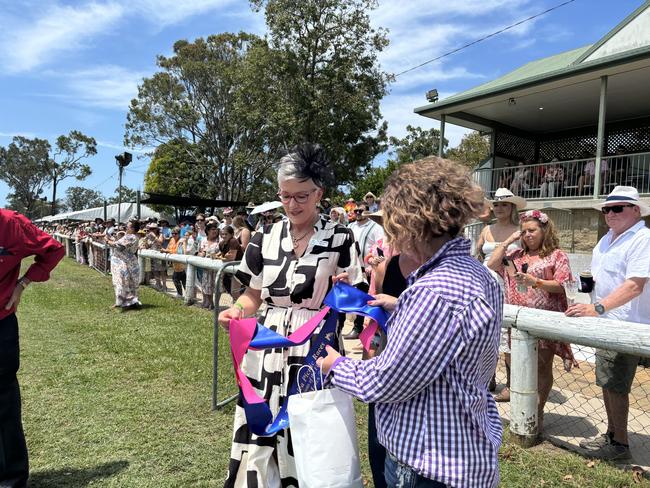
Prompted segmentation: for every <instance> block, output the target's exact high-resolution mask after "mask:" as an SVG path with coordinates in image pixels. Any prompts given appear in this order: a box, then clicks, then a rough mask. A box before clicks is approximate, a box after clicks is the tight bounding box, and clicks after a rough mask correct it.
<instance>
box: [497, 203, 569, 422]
mask: <svg viewBox="0 0 650 488" xmlns="http://www.w3.org/2000/svg"><path fill="white" fill-rule="evenodd" d="M519 219H520V230H519V231H517V232H515V233H514V234H512V235H511V236H510V237H508V239H506V240H505V241H504V242H502V243H501V244H499V245H498V246H497V247H496V249H495V250H494V252H493V253H492V256H491V257H490V260H489V261H488V266H489V267H490V269H493V270H494V271H496V272H497V273H499V274H500V275H501V277H502V278H503V281H504V283H505V293H506V302H507V303H510V304H512V305H521V306H524V307H529V308H538V309H541V310H552V311H556V312H564V311H565V310H566V309H567V299H566V294H565V292H564V288H563V283H564V282H566V281H571V280H572V279H573V277H572V274H571V267H570V266H569V257H568V256H567V254H566V253H565V252H564V251H562V250H561V249H560V248H559V247H560V240H559V238H558V235H557V232H556V230H555V225H554V224H553V221H552V220H551V219H549V217H548V215H546V214H545V213H543V212H540V211H539V210H529V211H527V212H525V213H523V214H521V215H520V217H519ZM516 241H520V242H521V249H516V250H513V251H506V250H507V248H508V247H509V246H510V245H511V244H513V243H514V242H516ZM538 344H539V345H538V350H537V351H538V361H537V364H538V366H537V377H538V391H539V401H538V419H539V432H542V429H543V420H544V405H545V404H546V400H547V399H548V395H549V393H550V392H551V389H552V387H553V356H554V355H555V354H557V355H558V356H560V357H561V358H562V360H563V362H564V367H565V369H566V370H567V371H569V370H570V369H571V367H572V366H576V365H577V363H576V361H575V358H574V357H573V351H572V350H571V345H569V344H567V343H565V342H558V341H550V340H547V339H540V340H539V342H538Z"/></svg>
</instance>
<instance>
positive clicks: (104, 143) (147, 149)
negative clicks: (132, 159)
mask: <svg viewBox="0 0 650 488" xmlns="http://www.w3.org/2000/svg"><path fill="white" fill-rule="evenodd" d="M97 145H98V146H101V147H105V148H108V149H116V150H118V151H120V152H122V151H127V152H130V153H133V154H144V155H147V154H150V153H151V152H153V151H154V150H155V149H156V148H155V147H144V148H140V149H134V148H131V147H126V146H124V145H121V144H115V143H113V142H107V141H101V140H100V141H97ZM132 169H133V168H132Z"/></svg>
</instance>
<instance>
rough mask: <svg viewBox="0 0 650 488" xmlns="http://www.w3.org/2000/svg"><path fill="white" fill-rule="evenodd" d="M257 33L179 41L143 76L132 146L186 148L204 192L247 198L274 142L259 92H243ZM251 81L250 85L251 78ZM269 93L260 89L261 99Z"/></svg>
mask: <svg viewBox="0 0 650 488" xmlns="http://www.w3.org/2000/svg"><path fill="white" fill-rule="evenodd" d="M258 43H263V41H261V40H260V39H259V38H257V37H256V36H254V35H251V34H246V33H240V34H229V33H224V34H219V35H212V36H209V37H208V38H207V39H203V38H199V39H196V40H195V41H194V42H193V43H190V42H188V41H178V42H176V43H175V44H174V54H173V56H171V57H165V56H159V57H158V66H159V67H160V69H161V70H160V71H159V72H158V73H156V74H154V75H153V76H152V77H151V78H145V80H144V81H143V83H142V85H140V86H139V87H138V96H137V98H136V99H134V100H132V101H131V106H130V109H129V113H128V115H127V123H126V134H125V142H126V144H127V145H129V146H133V147H135V146H144V145H160V144H168V143H172V142H173V143H174V144H175V145H176V146H177V147H176V148H175V151H178V150H180V151H182V152H185V154H184V155H183V158H182V161H183V162H184V163H186V164H187V165H188V171H187V176H188V177H189V179H190V180H191V181H193V182H196V181H198V179H199V178H200V179H201V180H202V181H204V182H205V184H206V194H205V195H202V196H204V197H208V198H225V199H234V200H239V199H245V198H246V197H247V196H249V194H250V189H251V188H252V187H253V186H254V183H255V182H256V181H259V180H260V179H263V178H264V177H265V175H267V174H268V171H269V169H270V168H271V163H272V157H271V155H275V154H276V152H277V146H275V145H274V142H273V141H272V140H271V138H270V134H271V133H272V128H271V127H269V125H268V124H267V122H266V117H265V114H264V113H262V112H260V111H259V110H256V109H255V104H256V103H257V102H258V99H257V98H252V97H251V96H250V95H249V94H247V93H244V92H243V88H244V87H245V86H246V83H245V82H242V78H243V77H245V76H249V77H253V79H254V78H255V77H256V73H254V72H253V71H252V70H251V69H250V68H249V67H247V66H246V53H247V51H248V50H249V48H250V47H251V45H254V44H258ZM252 82H253V81H252V80H248V84H250V83H252ZM266 96H268V94H265V97H266Z"/></svg>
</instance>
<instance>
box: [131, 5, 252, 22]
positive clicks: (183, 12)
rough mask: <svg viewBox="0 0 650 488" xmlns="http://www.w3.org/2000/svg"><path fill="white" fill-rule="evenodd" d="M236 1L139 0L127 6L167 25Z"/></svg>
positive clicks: (219, 8)
mask: <svg viewBox="0 0 650 488" xmlns="http://www.w3.org/2000/svg"><path fill="white" fill-rule="evenodd" d="M235 3H237V2H236V0H192V1H183V0H139V1H138V2H134V3H128V4H125V6H126V5H128V6H131V8H132V9H133V10H135V11H137V12H139V13H140V14H141V15H142V16H143V17H144V18H145V19H146V20H147V21H149V22H152V23H154V24H160V25H162V26H167V25H172V24H176V23H178V22H182V21H184V20H185V19H187V18H190V17H193V16H195V15H200V14H204V13H207V12H210V11H212V10H222V9H224V8H225V7H228V6H231V5H233V4H235ZM239 3H241V2H239ZM246 3H248V2H246ZM246 7H247V8H248V5H246ZM249 10H250V9H249Z"/></svg>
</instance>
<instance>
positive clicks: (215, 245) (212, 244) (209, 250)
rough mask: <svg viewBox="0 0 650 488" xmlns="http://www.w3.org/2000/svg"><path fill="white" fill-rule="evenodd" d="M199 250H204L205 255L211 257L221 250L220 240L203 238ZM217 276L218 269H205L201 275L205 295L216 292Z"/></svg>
mask: <svg viewBox="0 0 650 488" xmlns="http://www.w3.org/2000/svg"><path fill="white" fill-rule="evenodd" d="M199 252H204V253H205V257H206V258H209V257H210V256H211V255H212V254H216V253H218V252H219V241H218V240H217V241H209V240H207V239H203V240H202V241H201V244H200V246H199ZM216 276H217V272H216V271H208V270H203V274H202V275H201V293H203V295H212V294H213V293H214V281H215V279H216Z"/></svg>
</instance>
